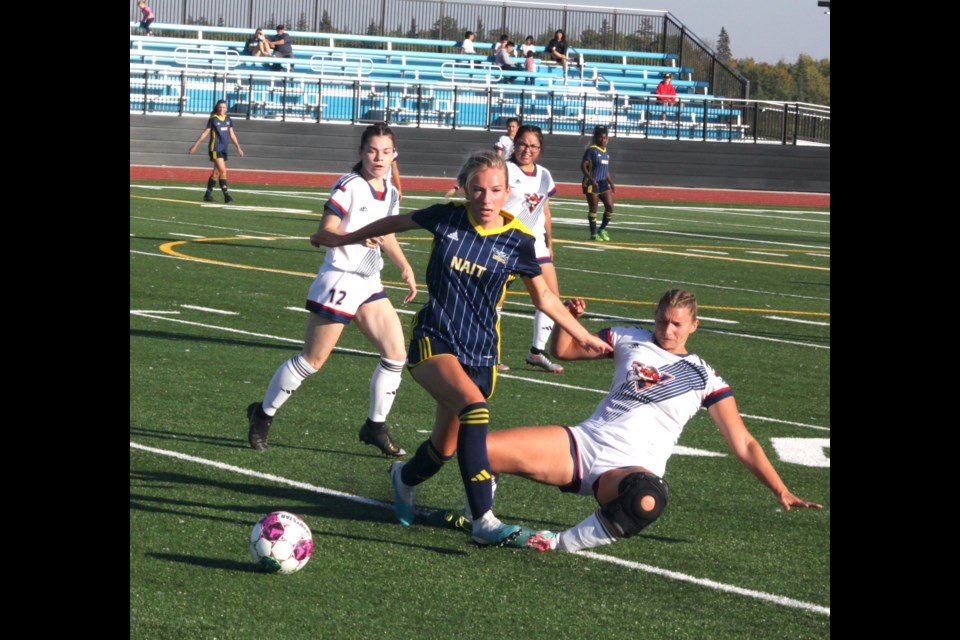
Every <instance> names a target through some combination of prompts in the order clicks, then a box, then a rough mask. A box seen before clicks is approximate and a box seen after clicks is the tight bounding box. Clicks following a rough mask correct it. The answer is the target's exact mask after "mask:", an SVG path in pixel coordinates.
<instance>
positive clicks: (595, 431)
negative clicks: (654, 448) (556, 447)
mask: <svg viewBox="0 0 960 640" xmlns="http://www.w3.org/2000/svg"><path fill="white" fill-rule="evenodd" d="M570 434H571V435H572V436H573V439H574V442H575V444H576V454H575V455H576V460H575V461H574V463H575V464H576V467H577V468H576V469H575V470H574V473H575V475H577V476H578V477H579V479H580V488H579V489H578V490H577V493H578V494H579V495H582V496H592V495H593V488H594V485H595V484H596V482H597V481H598V480H599V479H600V476H602V475H603V474H604V473H606V472H607V471H610V470H611V469H622V468H624V467H644V468H645V469H649V470H650V472H651V473H654V474H656V475H658V476H660V477H663V471H664V468H665V467H666V463H667V461H666V460H665V459H662V456H660V455H656V454H653V453H651V452H646V451H643V450H641V449H638V448H637V447H636V446H630V447H628V446H626V445H625V443H624V442H623V441H622V440H621V439H620V438H617V437H615V432H612V431H611V430H609V429H604V428H602V427H601V428H598V427H595V426H594V425H592V424H590V423H582V424H578V425H577V426H575V427H571V428H570ZM611 436H614V437H611ZM668 457H669V456H668Z"/></svg>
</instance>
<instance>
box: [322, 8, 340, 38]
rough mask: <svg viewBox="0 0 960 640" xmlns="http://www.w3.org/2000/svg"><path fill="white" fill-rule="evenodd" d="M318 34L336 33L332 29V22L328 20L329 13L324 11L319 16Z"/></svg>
mask: <svg viewBox="0 0 960 640" xmlns="http://www.w3.org/2000/svg"><path fill="white" fill-rule="evenodd" d="M320 33H336V31H334V29H333V20H331V19H330V12H329V11H327V10H326V9H324V10H323V13H322V14H320Z"/></svg>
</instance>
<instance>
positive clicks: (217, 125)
mask: <svg viewBox="0 0 960 640" xmlns="http://www.w3.org/2000/svg"><path fill="white" fill-rule="evenodd" d="M232 126H233V120H232V119H231V118H230V116H223V118H221V117H220V116H211V117H210V119H209V120H208V121H207V128H208V129H210V148H209V151H212V152H214V153H226V152H227V147H228V146H229V145H230V127H232Z"/></svg>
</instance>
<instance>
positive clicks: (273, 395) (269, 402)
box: [263, 353, 317, 416]
mask: <svg viewBox="0 0 960 640" xmlns="http://www.w3.org/2000/svg"><path fill="white" fill-rule="evenodd" d="M316 372H317V370H316V369H314V368H313V367H311V366H310V365H309V364H307V361H306V360H305V359H304V357H303V356H302V355H301V354H299V353H298V354H297V355H295V356H293V357H292V358H290V359H289V360H287V361H286V362H284V363H283V364H282V365H280V368H279V369H277V372H276V373H274V374H273V379H272V380H271V381H270V386H268V387H267V394H266V395H265V396H263V412H264V413H265V414H267V415H268V416H272V415H274V414H275V413H276V412H277V409H279V408H280V407H282V406H283V403H284V402H286V401H287V399H288V398H289V397H290V396H291V395H292V394H293V392H294V391H296V390H297V389H299V388H300V383H301V382H303V381H304V380H306V379H307V377H308V376H312V375H313V374H315V373H316Z"/></svg>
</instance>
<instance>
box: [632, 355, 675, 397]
mask: <svg viewBox="0 0 960 640" xmlns="http://www.w3.org/2000/svg"><path fill="white" fill-rule="evenodd" d="M627 380H629V381H630V382H636V383H637V389H638V390H640V391H643V390H644V389H649V388H650V387H652V386H653V385H655V384H662V383H664V382H668V381H670V380H673V376H672V375H670V374H669V373H664V372H661V371H660V370H659V369H657V368H656V367H654V366H652V365H646V364H643V363H642V362H634V363H633V364H632V365H631V366H630V372H629V373H628V374H627Z"/></svg>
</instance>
